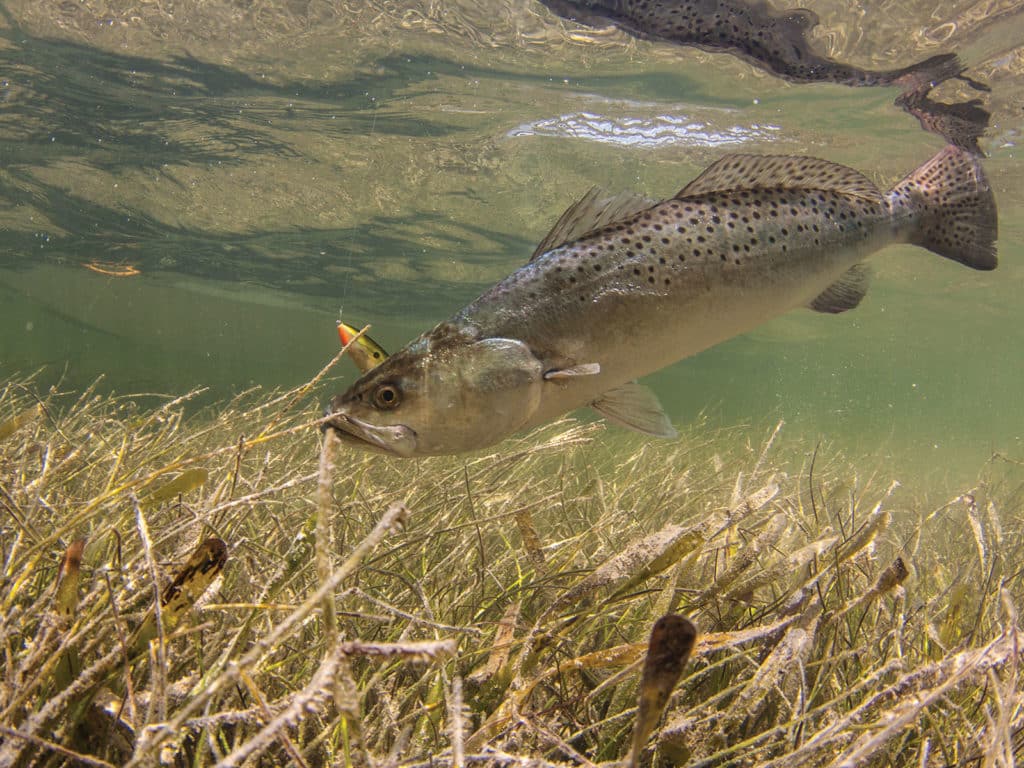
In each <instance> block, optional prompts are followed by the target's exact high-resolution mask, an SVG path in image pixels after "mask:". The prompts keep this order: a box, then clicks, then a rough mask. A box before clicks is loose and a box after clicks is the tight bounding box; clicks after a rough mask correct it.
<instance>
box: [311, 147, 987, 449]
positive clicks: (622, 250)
mask: <svg viewBox="0 0 1024 768" xmlns="http://www.w3.org/2000/svg"><path fill="white" fill-rule="evenodd" d="M997 237H998V214H997V210H996V201H995V198H994V196H993V193H992V190H991V188H990V186H989V184H988V181H987V180H986V178H985V175H984V173H983V169H982V166H981V162H980V160H979V159H978V158H977V157H975V156H974V155H972V154H971V153H969V152H966V151H964V150H963V149H960V148H958V147H956V146H953V145H947V146H946V147H945V148H943V149H942V150H940V151H939V152H938V153H937V154H936V155H934V156H933V157H932V158H931V159H930V160H928V161H927V162H925V163H924V164H923V165H922V166H921V167H919V168H918V169H916V170H915V171H912V172H911V173H910V174H908V175H907V176H906V177H905V178H903V179H902V180H901V181H899V182H898V183H897V184H896V185H895V186H893V187H892V188H891V189H889V190H888V191H886V192H883V191H881V190H880V189H879V188H878V187H877V186H876V185H875V184H874V183H873V182H872V181H871V180H870V179H868V178H867V177H866V176H864V175H863V174H862V173H860V172H859V171H856V170H854V169H852V168H848V167H846V166H843V165H839V164H837V163H833V162H829V161H827V160H822V159H817V158H813V157H802V156H785V155H752V154H732V155H726V156H724V157H722V158H721V159H719V160H717V161H716V162H715V163H713V164H712V165H710V166H709V167H708V168H707V169H706V170H705V171H704V172H703V173H701V174H700V175H699V176H698V177H697V178H695V179H694V180H693V181H691V182H690V183H689V184H687V185H686V186H685V187H683V189H682V190H681V191H680V192H679V193H678V194H676V195H675V196H674V197H671V198H669V199H667V200H664V201H661V202H658V201H656V200H651V199H649V198H646V197H643V196H641V195H637V194H633V193H620V194H618V195H613V196H608V195H607V193H605V192H602V191H601V190H598V189H592V190H590V191H589V192H588V193H587V194H586V195H584V196H583V197H582V198H581V199H580V200H579V201H577V202H576V203H575V204H573V205H572V206H570V208H569V209H568V210H567V211H566V212H565V213H564V214H563V215H562V217H561V218H560V219H559V220H558V222H557V223H556V224H555V226H554V228H553V229H552V230H551V232H550V233H549V234H548V236H547V237H546V238H544V239H543V240H542V242H541V243H540V244H539V245H538V246H537V248H536V250H535V251H534V254H533V256H532V258H531V259H530V261H529V262H528V263H527V264H525V265H524V266H522V267H520V268H519V269H517V270H516V271H514V272H513V273H512V274H511V275H509V276H508V277H506V278H505V279H503V280H501V281H500V282H498V283H497V284H496V285H494V286H493V287H491V288H490V289H489V290H487V291H486V292H485V293H483V294H482V295H481V296H480V297H479V298H477V299H476V300H474V301H473V302H471V303H470V304H468V305H467V306H466V307H464V308H463V309H461V310H459V311H458V312H456V313H455V314H454V315H453V316H452V317H451V318H449V319H448V320H445V321H443V322H441V323H439V324H438V325H436V326H435V327H434V328H432V329H431V330H429V331H427V332H425V333H423V334H422V335H421V336H419V337H418V338H416V339H414V340H413V341H412V342H410V343H409V344H408V345H407V346H406V347H404V348H403V349H401V350H399V351H398V352H396V353H394V354H393V355H391V357H389V358H388V359H387V360H385V361H384V362H383V363H381V364H380V365H379V366H377V367H376V368H374V369H373V370H371V371H370V372H369V373H367V374H365V375H364V376H362V377H361V378H360V379H358V380H357V381H356V382H354V383H353V384H352V386H351V387H350V388H349V389H348V390H347V391H345V392H343V393H341V394H338V395H336V396H335V397H333V398H332V399H331V401H330V403H329V404H328V406H327V408H326V411H325V417H324V419H323V420H322V422H321V425H322V428H323V429H329V428H333V429H335V430H336V431H337V432H338V434H339V436H340V438H341V440H342V441H343V442H345V443H347V444H349V445H353V446H359V447H362V448H367V449H370V450H374V451H378V452H383V453H386V454H390V455H392V456H401V457H418V456H428V455H443V454H458V453H463V452H467V451H473V450H477V449H480V448H485V447H488V446H491V445H493V444H495V443H497V442H499V441H500V440H502V439H503V438H505V437H507V436H509V435H512V434H514V433H516V432H520V431H523V430H528V429H530V428H533V427H536V426H538V425H541V424H544V423H547V422H549V421H551V420H553V419H555V418H557V417H559V416H561V415H563V414H565V413H568V412H570V411H573V410H575V409H577V408H581V407H586V406H589V407H591V408H593V409H595V410H596V411H597V412H598V413H599V414H600V415H602V416H603V417H604V418H605V419H607V420H609V421H611V422H613V423H617V424H619V425H622V426H626V427H629V428H631V429H634V430H636V431H639V432H642V433H645V434H649V435H654V436H660V437H667V438H671V437H673V436H675V435H676V431H675V429H674V427H673V425H672V423H671V421H670V420H669V418H668V416H667V415H666V414H665V411H664V409H663V408H662V406H661V404H660V402H659V401H658V399H657V396H656V395H655V394H654V392H652V391H651V390H650V389H649V388H648V387H645V386H643V385H641V384H639V383H637V382H636V379H637V378H639V377H641V376H644V375H646V374H649V373H652V372H654V371H657V370H659V369H661V368H664V367H666V366H668V365H670V364H672V363H674V362H676V361H678V360H681V359H683V358H686V357H690V356H692V355H695V354H697V353H698V352H701V351H703V350H705V349H707V348H709V347H711V346H714V345H715V344H718V343H720V342H723V341H725V340H727V339H730V338H732V337H734V336H738V335H740V334H743V333H746V332H748V331H750V330H752V329H754V328H756V327H757V326H759V325H760V324H762V323H764V322H766V321H768V320H770V319H772V318H774V317H777V316H779V315H781V314H783V313H785V312H788V311H790V310H793V309H796V308H798V307H809V308H810V309H812V310H814V311H816V312H820V313H827V314H831V313H840V312H846V311H848V310H851V309H853V308H854V307H856V306H857V305H858V304H859V303H860V302H861V300H862V299H863V298H864V296H865V293H866V291H867V288H868V281H869V269H868V267H867V265H866V264H865V261H866V259H867V257H868V256H869V255H871V254H872V253H874V252H875V251H877V250H879V249H881V248H883V247H885V246H887V245H889V244H892V243H912V244H915V245H918V246H921V247H923V248H926V249H928V250H930V251H932V252H934V253H936V254H938V255H939V256H943V257H945V258H947V259H951V260H953V261H956V262H959V263H961V264H963V265H965V266H967V267H970V268H972V269H976V270H991V269H995V267H996V264H997V254H996V240H997ZM638 339H643V344H638V343H637V340H638Z"/></svg>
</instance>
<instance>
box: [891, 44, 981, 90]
mask: <svg viewBox="0 0 1024 768" xmlns="http://www.w3.org/2000/svg"><path fill="white" fill-rule="evenodd" d="M965 69H966V67H965V66H964V63H963V62H962V61H960V57H959V56H957V55H956V54H955V53H940V54H938V55H937V56H931V57H929V58H927V59H925V60H924V61H919V62H918V63H917V64H911V65H910V66H909V67H904V68H903V69H897V70H894V71H892V72H888V73H887V75H886V77H885V78H884V79H885V80H886V81H888V82H889V83H892V84H893V85H898V86H900V87H901V88H903V90H905V91H917V90H921V89H927V88H932V87H934V86H936V85H938V84H939V83H942V82H945V81H946V80H949V79H951V78H954V77H957V76H958V75H959V74H960V73H961V72H963V71H964V70H965Z"/></svg>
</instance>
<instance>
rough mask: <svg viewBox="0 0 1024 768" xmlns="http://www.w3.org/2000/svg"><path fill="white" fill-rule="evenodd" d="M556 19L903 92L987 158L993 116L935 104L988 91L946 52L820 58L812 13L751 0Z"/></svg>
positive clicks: (927, 123)
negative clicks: (888, 61)
mask: <svg viewBox="0 0 1024 768" xmlns="http://www.w3.org/2000/svg"><path fill="white" fill-rule="evenodd" d="M541 2H542V3H543V4H544V5H546V6H547V7H548V8H550V9H551V10H552V11H553V12H554V13H557V14H558V15H560V16H562V17H564V18H567V19H569V20H571V21H576V22H579V23H581V24H587V25H595V24H600V25H608V24H614V25H615V26H617V27H619V28H620V29H622V30H624V31H626V32H628V33H630V34H632V35H634V36H637V37H640V38H643V39H648V40H654V41H660V42H667V43H672V44H675V45H681V46H688V47H694V48H700V49H702V50H706V51H713V52H722V53H730V54H732V55H734V56H737V57H739V58H741V59H743V60H744V61H746V62H748V63H750V64H752V65H754V66H756V67H758V68H760V69H763V70H765V71H767V72H770V73H771V74H773V75H775V76H777V77H781V78H782V79H784V80H787V81H789V82H792V83H822V82H826V83H836V84H839V85H849V86H855V87H859V86H896V87H899V88H900V89H901V90H902V91H903V93H902V94H901V95H900V96H899V97H898V98H897V99H896V101H895V105H896V106H897V107H899V108H900V109H902V110H903V111H904V112H907V113H908V114H911V115H913V116H914V117H916V118H917V120H918V122H919V123H920V124H921V127H922V128H923V129H924V130H926V131H928V132H930V133H934V134H937V135H939V136H942V137H943V138H944V139H945V140H946V141H947V142H949V143H950V144H954V145H956V146H958V147H960V148H961V149H966V150H968V151H970V152H973V153H975V154H978V155H980V154H981V151H980V149H979V148H978V143H977V141H978V138H979V137H980V136H981V135H982V134H983V133H984V131H985V129H986V128H987V127H988V123H989V117H990V115H989V113H988V111H987V110H985V109H984V108H983V107H982V106H981V104H980V102H978V101H976V100H972V101H969V102H963V103H954V104H947V103H945V102H941V101H935V100H932V99H930V98H928V94H929V93H930V92H931V90H932V88H933V87H934V86H936V85H938V84H939V83H942V82H944V81H946V80H949V79H951V78H959V79H960V80H963V81H964V82H965V83H967V84H968V85H969V86H970V87H971V88H973V89H974V90H977V91H988V87H987V86H985V85H983V84H981V83H979V82H977V81H975V80H973V79H971V78H969V77H966V76H965V75H964V74H963V73H964V70H965V67H964V65H963V63H962V62H961V61H960V59H959V57H958V56H957V55H956V54H954V53H942V54H938V55H935V56H932V57H930V58H928V59H925V60H924V61H920V62H918V63H916V64H912V65H910V66H908V67H903V68H901V69H890V70H870V69H862V68H860V67H856V66H853V65H851V64H844V63H842V62H838V61H835V60H833V59H830V58H828V57H827V56H823V55H821V54H819V53H817V52H815V50H814V48H813V47H812V45H811V43H810V41H809V40H808V37H807V35H808V33H809V32H810V31H811V30H812V29H813V28H814V27H816V26H817V25H818V17H817V15H816V14H815V13H814V12H813V11H810V10H807V9H806V8H791V9H773V8H771V7H770V6H769V5H768V4H767V3H766V2H763V0H761V1H760V2H744V1H743V0H541Z"/></svg>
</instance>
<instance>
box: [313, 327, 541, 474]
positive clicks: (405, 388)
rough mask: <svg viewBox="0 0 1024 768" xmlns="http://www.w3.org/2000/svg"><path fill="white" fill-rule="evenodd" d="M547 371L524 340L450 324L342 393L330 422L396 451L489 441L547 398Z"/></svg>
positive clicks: (437, 451) (351, 440)
mask: <svg viewBox="0 0 1024 768" xmlns="http://www.w3.org/2000/svg"><path fill="white" fill-rule="evenodd" d="M543 371H544V369H543V365H542V364H541V362H540V360H538V359H537V358H536V357H535V356H534V355H533V353H532V351H531V350H530V348H529V347H528V346H527V345H526V344H525V343H524V342H522V341H519V340H517V339H506V338H479V337H477V335H476V334H475V333H473V332H472V331H471V330H470V331H465V330H460V329H456V328H454V327H453V326H452V325H450V324H443V325H441V326H438V327H437V328H435V329H434V330H433V331H431V332H429V333H427V334H424V335H423V336H421V337H420V338H418V339H416V340H415V341H414V342H412V343H411V344H409V346H407V347H406V348H405V349H402V350H400V351H399V352H396V353H395V354H394V355H392V356H391V357H389V358H388V359H387V360H385V361H384V362H383V363H381V364H380V365H379V366H377V367H376V368H374V369H372V370H371V371H369V372H367V373H366V374H364V375H363V376H362V378H360V379H359V380H358V381H356V382H355V383H354V384H353V385H352V386H351V387H350V388H349V389H348V391H347V392H344V393H342V394H340V395H337V396H335V397H334V398H333V399H332V400H331V402H330V405H329V406H328V408H327V414H326V418H325V420H324V427H325V428H326V427H333V428H334V429H335V430H336V431H337V432H338V434H339V435H340V437H341V439H342V441H343V442H346V443H348V444H350V445H356V446H358V447H361V448H366V449H369V450H376V451H380V452H383V453H388V454H391V455H395V456H403V457H414V456H431V455H442V454H454V453H462V452H465V451H471V450H474V449H477V448H483V447H485V446H488V445H491V444H493V443H496V442H498V441H499V440H501V439H503V438H504V437H506V436H508V435H509V434H511V433H512V432H514V431H515V430H517V429H518V428H519V427H521V426H522V425H523V424H524V423H526V421H527V420H528V419H529V417H530V416H531V415H532V414H533V412H534V411H535V410H536V408H537V406H538V405H539V403H540V396H541V388H542V386H541V385H542V382H543Z"/></svg>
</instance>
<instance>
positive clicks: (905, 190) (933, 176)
mask: <svg viewBox="0 0 1024 768" xmlns="http://www.w3.org/2000/svg"><path fill="white" fill-rule="evenodd" d="M887 199H888V203H889V208H890V210H891V211H892V212H893V215H894V217H895V218H896V219H897V220H903V221H908V220H909V221H910V222H912V225H911V226H912V229H911V231H910V233H909V240H910V242H912V243H914V244H915V245H920V246H922V247H924V248H927V249H928V250H930V251H932V252H933V253H937V254H938V255H939V256H944V257H946V258H947V259H952V260H953V261H958V262H960V263H961V264H964V265H966V266H968V267H971V268H972V269H995V267H996V237H997V235H998V221H997V218H998V216H997V213H996V201H995V198H994V197H993V195H992V189H991V188H990V187H989V184H988V180H987V179H986V178H985V174H984V173H983V172H982V169H981V162H980V161H979V160H978V158H977V157H974V156H973V155H972V154H970V153H969V152H965V151H964V150H962V149H958V148H957V147H954V146H952V145H950V146H947V147H946V148H945V149H943V150H942V151H941V152H939V153H938V154H937V155H935V157H933V158H932V159H931V160H929V161H928V162H927V163H925V164H924V165H922V166H921V167H920V168H918V169H917V170H916V171H914V172H912V173H911V174H910V175H909V176H907V177H906V178H905V179H903V181H901V182H900V183H899V184H897V185H896V186H895V187H893V189H892V191H890V192H889V194H888V195H887Z"/></svg>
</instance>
